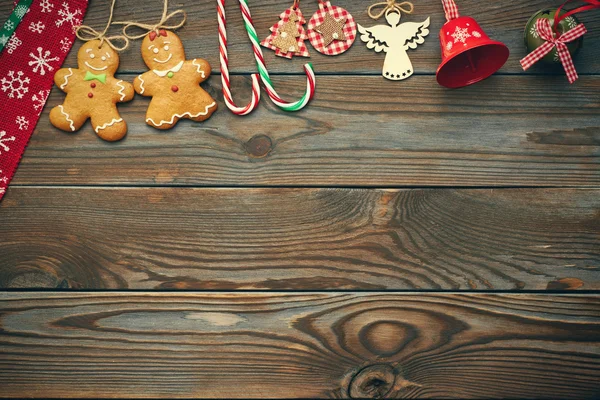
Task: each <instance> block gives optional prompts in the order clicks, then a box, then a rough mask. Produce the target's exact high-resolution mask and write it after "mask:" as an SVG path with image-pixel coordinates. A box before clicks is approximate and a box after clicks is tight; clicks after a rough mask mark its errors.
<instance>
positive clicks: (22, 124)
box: [15, 115, 29, 131]
mask: <svg viewBox="0 0 600 400" xmlns="http://www.w3.org/2000/svg"><path fill="white" fill-rule="evenodd" d="M15 123H16V124H17V125H19V130H20V131H24V130H26V129H27V128H29V121H28V120H27V118H25V117H24V116H22V115H19V116H17V119H16V120H15Z"/></svg>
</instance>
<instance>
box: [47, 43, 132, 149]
mask: <svg viewBox="0 0 600 400" xmlns="http://www.w3.org/2000/svg"><path fill="white" fill-rule="evenodd" d="M77 62H78V64H79V68H63V69H60V70H58V71H57V72H56V74H55V75H54V83H55V84H56V86H58V87H59V88H60V89H61V90H62V91H63V92H65V93H66V94H67V96H66V98H65V101H64V103H63V104H61V105H59V106H56V107H54V108H53V109H52V111H50V122H51V123H52V125H54V126H55V127H57V128H58V129H62V130H63V131H67V132H75V131H76V130H78V129H79V128H81V126H82V125H83V124H84V123H85V121H87V119H88V118H90V119H91V122H92V127H93V128H94V131H95V132H96V134H97V135H98V136H100V137H101V138H102V139H104V140H108V141H111V142H112V141H115V140H119V139H121V138H123V136H125V134H126V133H127V124H126V123H125V121H123V118H121V116H120V115H119V111H118V110H117V103H121V102H125V101H130V100H131V99H133V96H134V95H135V92H134V91H133V86H132V85H131V84H130V83H128V82H124V81H123V80H121V79H117V78H115V77H114V74H115V72H117V68H118V67H119V55H118V53H117V52H116V51H115V50H113V49H112V48H111V47H110V46H109V45H108V44H107V43H106V42H104V43H102V45H100V40H90V41H89V42H86V43H85V44H83V45H82V46H81V48H80V49H79V52H78V53H77Z"/></svg>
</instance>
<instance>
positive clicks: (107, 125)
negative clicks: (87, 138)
mask: <svg viewBox="0 0 600 400" xmlns="http://www.w3.org/2000/svg"><path fill="white" fill-rule="evenodd" d="M121 121H123V118H113V120H112V121H110V122H107V123H105V124H104V125H100V126H97V127H95V128H94V130H95V131H96V133H98V131H99V130H101V129H106V128H108V127H109V126H113V125H114V124H116V123H117V122H121Z"/></svg>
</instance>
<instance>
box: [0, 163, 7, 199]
mask: <svg viewBox="0 0 600 400" xmlns="http://www.w3.org/2000/svg"><path fill="white" fill-rule="evenodd" d="M7 184H8V178H7V177H6V176H4V175H2V170H1V169H0V194H4V193H6V185H7Z"/></svg>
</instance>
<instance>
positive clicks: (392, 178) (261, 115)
mask: <svg viewBox="0 0 600 400" xmlns="http://www.w3.org/2000/svg"><path fill="white" fill-rule="evenodd" d="M132 78H133V76H132V75H126V76H125V79H132ZM303 79H304V78H302V77H298V76H295V77H288V78H286V81H287V82H284V79H283V78H282V77H279V78H278V79H276V84H277V86H278V87H279V88H281V89H282V90H281V93H282V96H284V97H286V98H292V97H296V96H297V95H298V93H300V92H301V91H303V90H304V85H305V82H304V80H303ZM233 80H234V84H235V87H236V93H246V94H249V92H250V87H249V83H250V82H249V79H248V78H247V77H240V76H238V77H235V78H234V79H233ZM218 81H219V79H218V78H217V77H212V78H211V79H210V81H209V82H210V83H209V86H208V87H207V89H208V91H209V92H210V93H211V95H213V97H215V98H217V99H218V100H219V102H220V104H219V107H220V110H221V111H220V112H218V113H216V114H215V115H214V116H213V117H212V118H211V119H209V120H208V121H206V122H204V123H192V122H190V121H182V122H180V123H179V124H178V125H177V127H176V129H174V130H171V131H168V132H160V131H157V130H155V129H153V128H151V127H149V126H147V125H146V124H145V122H144V115H145V112H146V108H147V105H148V99H146V98H141V97H138V98H136V99H135V101H133V102H131V103H129V104H126V105H124V106H122V107H120V110H121V111H122V116H123V118H124V119H125V120H126V121H127V123H128V125H129V134H128V136H127V137H126V138H125V140H124V141H122V142H118V143H107V142H104V141H102V140H100V139H99V138H97V137H96V135H95V134H94V133H93V131H92V129H91V128H90V127H89V125H86V126H84V127H83V128H82V130H81V131H80V132H78V133H75V134H69V133H64V132H61V131H59V130H57V129H56V128H54V127H52V126H51V125H50V123H49V121H48V113H49V110H50V109H51V108H52V107H53V106H55V105H57V104H60V102H61V101H62V99H63V94H62V93H60V92H59V91H57V90H54V91H53V92H52V95H51V97H50V100H49V102H48V104H47V107H46V110H45V111H44V113H43V115H42V116H41V119H40V123H39V125H38V126H37V127H36V131H35V133H34V134H33V137H32V140H31V142H30V145H29V147H28V148H27V151H26V152H25V157H24V158H23V160H22V162H21V164H20V166H19V169H18V171H17V174H16V177H15V179H14V181H13V184H14V185H18V184H37V185H39V184H42V185H55V184H62V185H107V184H108V185H121V184H126V185H150V186H152V185H224V186H240V185H241V186H254V185H263V186H272V185H275V186H277V185H279V186H305V185H309V186H313V185H316V186H340V185H342V186H376V187H377V186H379V187H381V186H384V187H390V186H392V187H398V186H454V187H456V186H507V185H508V186H579V187H582V186H596V187H597V186H598V185H600V161H599V160H600V159H599V157H598V156H599V155H600V97H599V96H598V93H600V77H582V78H581V79H580V80H579V81H578V83H577V85H576V86H573V87H571V86H570V85H569V84H568V82H567V81H566V80H565V79H564V77H561V76H555V77H547V76H546V77H531V76H530V77H524V76H498V77H494V78H492V79H489V80H487V81H485V82H482V83H479V84H478V85H476V86H473V87H470V88H469V90H464V91H463V90H456V91H448V90H445V89H443V88H441V87H439V86H438V85H437V84H436V83H435V80H434V77H432V76H416V77H413V78H411V79H409V80H407V81H405V82H403V83H402V89H401V91H399V89H398V88H397V87H396V86H395V85H390V84H388V83H387V82H384V79H383V78H379V77H364V76H347V77H339V76H338V77H333V76H328V77H320V78H319V87H318V90H317V94H316V98H315V99H314V100H313V102H312V103H311V104H310V106H309V107H308V108H307V109H305V110H303V111H302V112H299V113H294V114H288V113H283V112H282V111H280V110H279V109H276V107H275V106H274V105H273V104H271V103H270V102H269V101H268V100H266V99H263V101H262V104H261V106H260V107H259V108H258V110H257V111H256V112H255V113H253V114H252V115H250V116H248V117H244V118H239V117H235V116H233V115H232V114H231V113H230V112H228V111H227V110H226V107H225V105H224V104H223V103H222V96H221V90H220V82H218ZM284 83H285V85H284ZM240 89H241V90H240ZM347 93H352V96H347V95H346V94H347Z"/></svg>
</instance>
